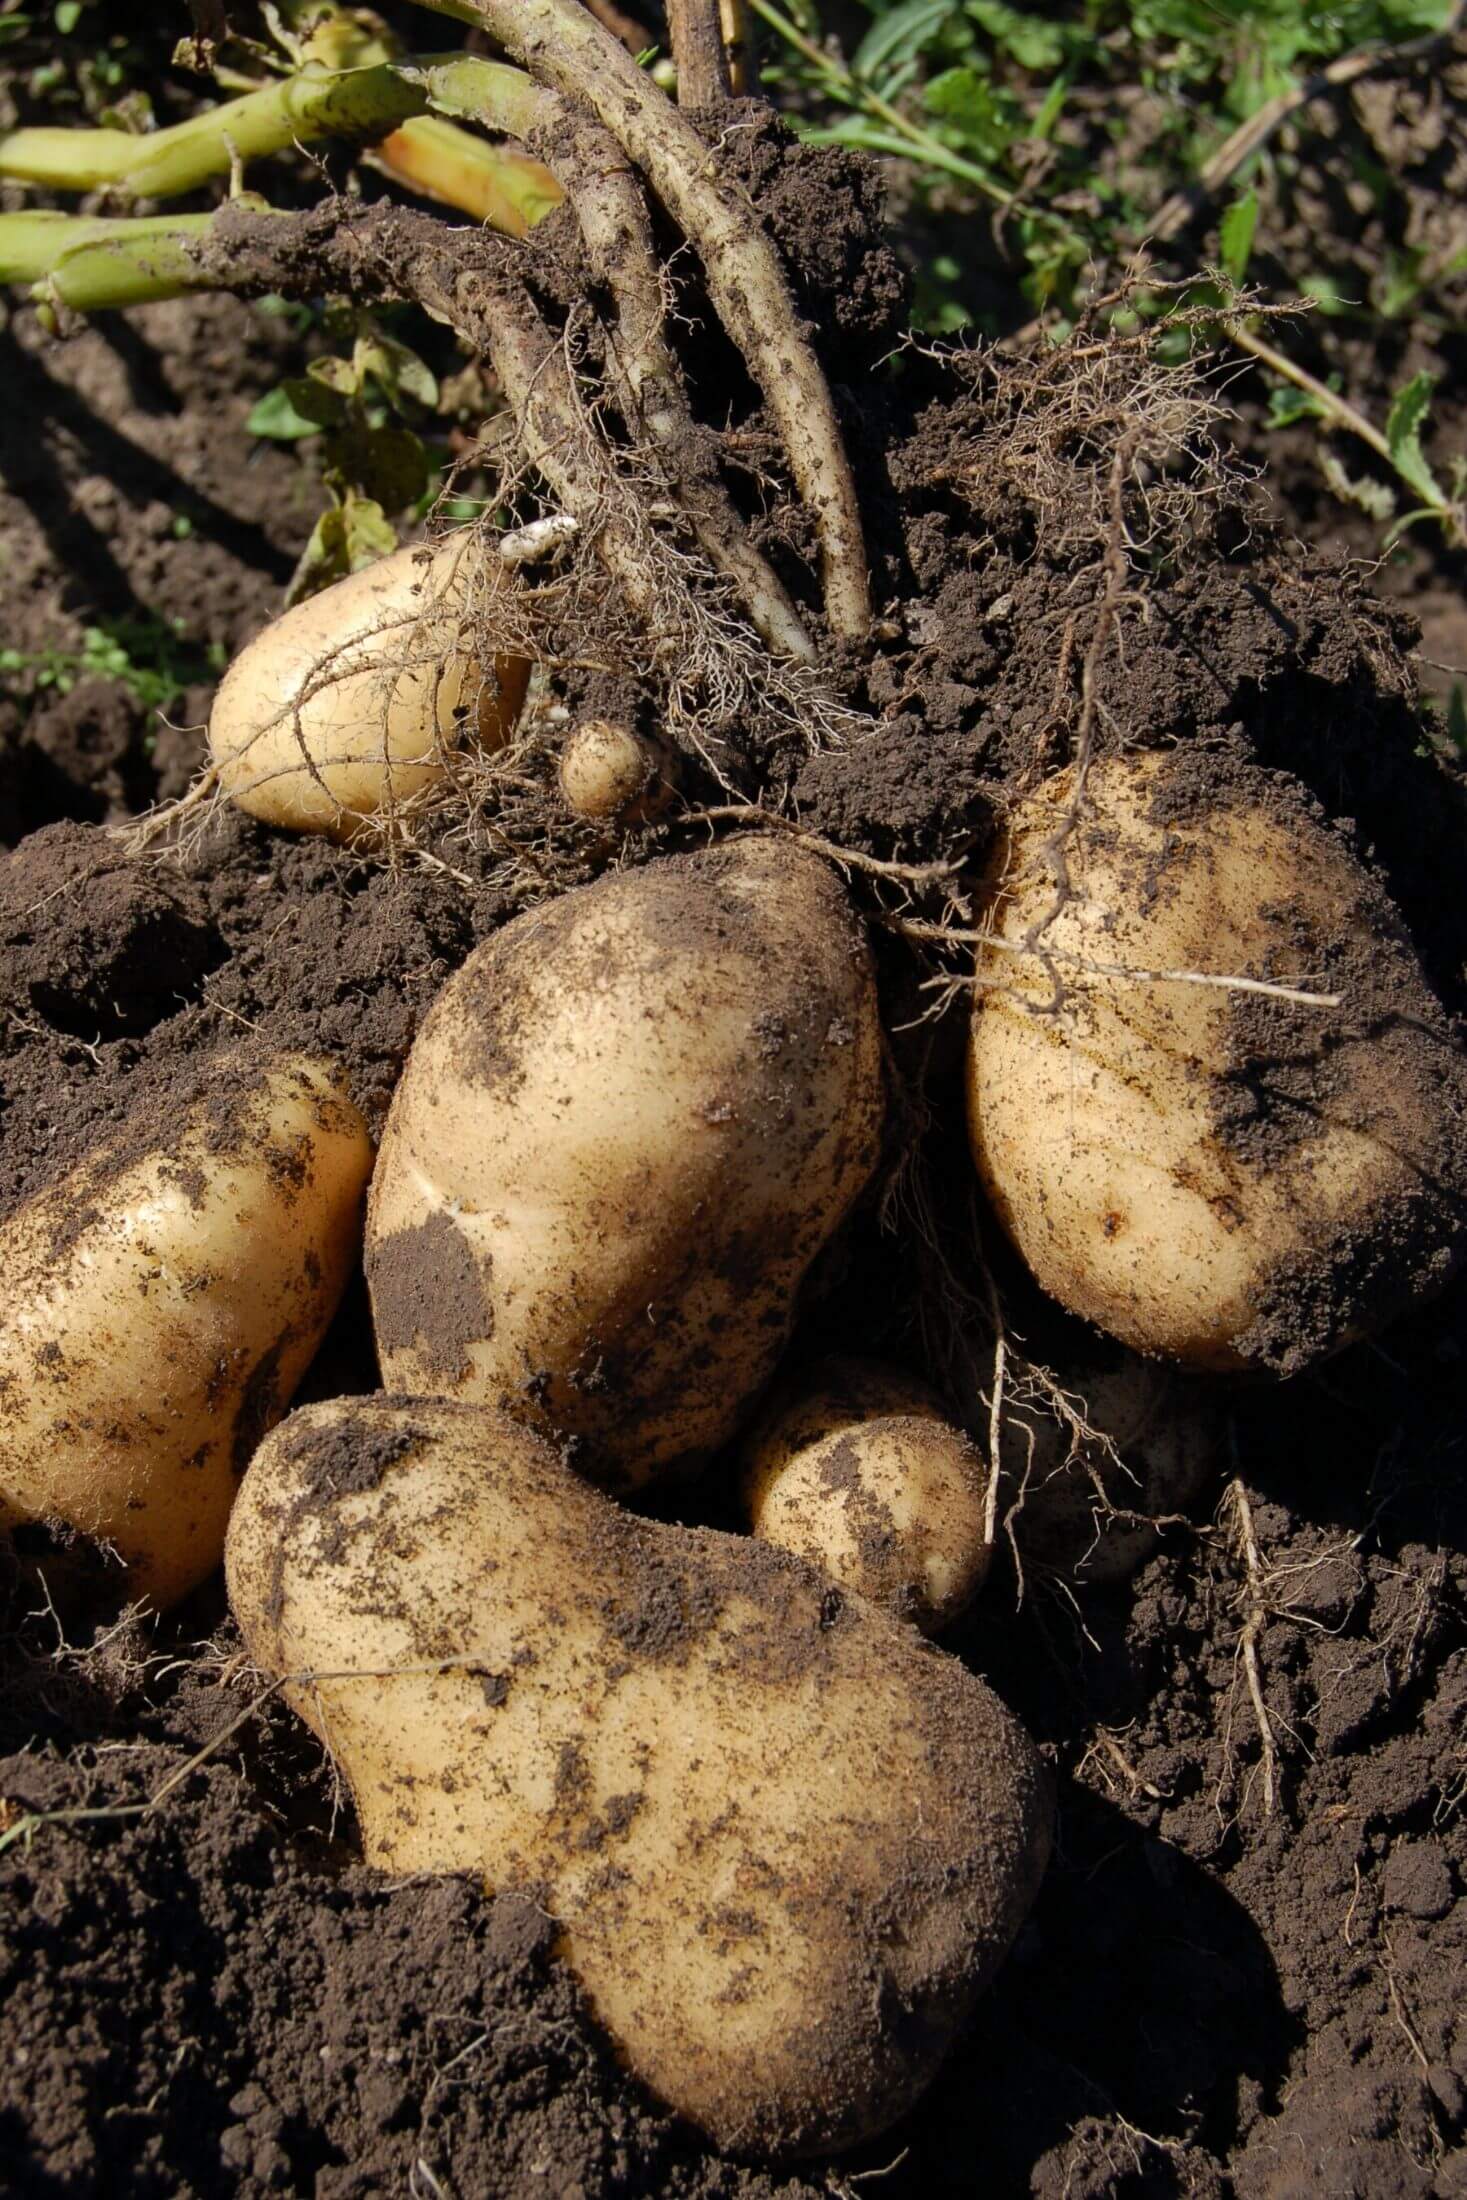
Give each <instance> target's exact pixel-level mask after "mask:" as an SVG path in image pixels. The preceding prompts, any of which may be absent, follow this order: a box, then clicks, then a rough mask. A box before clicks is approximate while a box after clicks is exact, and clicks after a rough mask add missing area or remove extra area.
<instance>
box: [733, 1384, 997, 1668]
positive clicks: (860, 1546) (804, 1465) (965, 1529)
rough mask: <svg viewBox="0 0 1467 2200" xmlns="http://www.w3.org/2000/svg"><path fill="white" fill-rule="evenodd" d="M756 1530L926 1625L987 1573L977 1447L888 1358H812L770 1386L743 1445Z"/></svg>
mask: <svg viewBox="0 0 1467 2200" xmlns="http://www.w3.org/2000/svg"><path fill="white" fill-rule="evenodd" d="M743 1452H744V1459H745V1469H744V1484H743V1496H744V1504H745V1507H746V1509H747V1511H748V1516H749V1524H750V1526H751V1527H752V1529H753V1531H754V1533H755V1535H757V1536H760V1537H762V1538H763V1540H764V1541H765V1542H767V1543H777V1544H778V1545H779V1546H780V1548H781V1549H782V1550H786V1551H794V1552H796V1553H797V1554H798V1556H799V1557H801V1558H806V1559H808V1560H809V1561H810V1563H811V1565H812V1566H818V1567H820V1568H821V1569H822V1571H823V1572H825V1573H827V1574H829V1576H830V1577H831V1579H832V1581H837V1582H839V1583H840V1585H841V1587H842V1588H843V1589H854V1590H855V1591H856V1592H857V1593H858V1594H859V1595H861V1596H863V1597H867V1598H869V1599H870V1601H871V1602H872V1603H873V1604H879V1605H880V1606H881V1608H882V1609H883V1611H887V1612H890V1613H892V1614H893V1615H894V1616H896V1617H897V1618H901V1619H909V1620H911V1621H912V1622H913V1623H914V1624H915V1625H916V1626H918V1627H920V1628H921V1629H922V1630H923V1632H924V1633H926V1634H935V1633H936V1632H937V1630H938V1629H939V1628H942V1627H945V1626H946V1625H947V1623H948V1621H949V1620H951V1619H954V1618H955V1617H956V1616H957V1614H958V1613H959V1612H960V1611H961V1610H962V1609H963V1607H964V1605H965V1604H967V1603H968V1602H969V1601H970V1600H971V1599H972V1598H973V1597H974V1596H975V1595H976V1594H977V1591H978V1588H979V1585H980V1584H981V1582H982V1580H983V1576H984V1574H985V1573H986V1572H987V1571H988V1560H989V1546H988V1544H987V1542H986V1540H985V1538H984V1532H983V1530H984V1518H983V1511H984V1507H983V1500H984V1492H985V1490H986V1487H987V1475H986V1473H985V1470H984V1466H983V1461H982V1459H981V1458H980V1457H979V1454H978V1452H977V1450H976V1448H975V1447H974V1445H972V1444H971V1443H970V1442H969V1441H968V1439H967V1437H966V1436H964V1435H963V1433H962V1431H961V1430H960V1429H956V1428H954V1427H953V1426H952V1424H951V1423H950V1422H949V1421H948V1420H947V1418H946V1417H945V1415H944V1412H943V1408H942V1404H941V1401H940V1400H939V1399H937V1398H936V1397H934V1396H933V1394H932V1392H931V1391H929V1390H928V1389H927V1388H926V1387H925V1386H924V1385H923V1384H921V1383H918V1382H914V1381H913V1380H912V1378H911V1377H910V1376H907V1375H903V1374H901V1373H899V1372H898V1371H897V1370H896V1369H895V1368H889V1367H881V1366H878V1365H875V1364H874V1363H865V1362H861V1361H856V1360H847V1359H843V1358H831V1359H828V1360H824V1361H822V1362H821V1363H820V1364H819V1365H818V1366H816V1367H814V1368H812V1369H810V1370H809V1371H808V1373H807V1374H806V1375H805V1376H804V1378H803V1379H802V1380H800V1381H799V1382H798V1383H792V1384H790V1385H784V1386H781V1390H780V1393H779V1394H778V1395H777V1396H776V1397H775V1398H774V1399H773V1400H772V1401H771V1404H770V1406H769V1408H768V1410H767V1411H766V1412H765V1413H764V1414H763V1415H762V1416H761V1418H760V1421H759V1423H758V1424H757V1426H756V1427H755V1428H754V1430H753V1431H752V1432H751V1434H750V1437H749V1438H748V1440H747V1442H746V1443H745V1445H744V1447H743Z"/></svg>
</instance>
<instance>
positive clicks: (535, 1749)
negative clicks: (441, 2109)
mask: <svg viewBox="0 0 1467 2200" xmlns="http://www.w3.org/2000/svg"><path fill="white" fill-rule="evenodd" d="M226 1568H227V1575H228V1582H229V1594H230V1600H231V1602H232V1604H233V1607H234V1612H235V1615H236V1617H237V1619H238V1621H239V1624H240V1627H241V1629H242V1630H243V1633H244V1639H245V1643H246V1645H247V1647H248V1650H249V1653H250V1655H251V1657H253V1658H254V1659H255V1660H256V1661H257V1663H258V1664H259V1665H260V1666H261V1667H262V1668H263V1669H264V1670H265V1671H266V1672H268V1673H271V1674H277V1675H297V1676H301V1677H300V1678H299V1679H297V1680H294V1681H292V1683H291V1684H290V1686H289V1688H288V1690H287V1693H288V1695H289V1698H290V1701H291V1702H292V1703H293V1704H294V1706H295V1708H296V1709H297V1711H299V1713H300V1714H301V1716H302V1717H303V1718H304V1719H306V1720H307V1721H308V1722H309V1723H310V1724H311V1725H312V1726H313V1727H314V1728H315V1729H316V1731H317V1732H318V1733H319V1734H320V1735H321V1737H322V1739H323V1740H324V1741H325V1742H326V1743H327V1746H328V1747H329V1748H330V1749H331V1750H332V1752H333V1754H334V1755H335V1757H336V1760H337V1762H338V1764H339V1765H340V1767H341V1769H342V1771H343V1772H344V1773H345V1775H346V1777H347V1779H348V1781H349V1782H350V1784H351V1789H352V1793H353V1796H354V1797H355V1800H356V1806H357V1811H358V1814H359V1817H360V1822H361V1828H362V1839H363V1844H364V1847H365V1851H366V1856H367V1859H368V1861H369V1862H370V1863H372V1864H375V1865H377V1866H379V1867H380V1868H381V1869H383V1870H385V1871H389V1872H393V1873H407V1872H423V1871H429V1872H452V1871H470V1872H476V1873H478V1874H480V1875H482V1877H483V1879H484V1881H485V1882H486V1884H487V1885H488V1887H490V1888H491V1889H493V1890H496V1891H503V1890H520V1891H523V1892H525V1893H527V1894H529V1895H531V1896H532V1897H533V1899H534V1900H535V1901H536V1902H538V1903H539V1904H540V1905H541V1906H542V1907H543V1908H544V1909H546V1910H547V1911H548V1912H549V1913H550V1915H551V1916H552V1917H553V1918H554V1919H555V1921H556V1923H557V1925H558V1926H559V1928H560V1949H561V1953H562V1954H563V1956H564V1958H565V1960H566V1961H567V1962H568V1963H569V1964H570V1966H571V1968H572V1970H573V1971H574V1972H575V1974H576V1976H577V1977H578V1979H579V1980H580V1982H581V1985H582V1986H583V1988H584V1989H585V1992H586V1994H587V1996H588V1998H589V2000H590V2003H591V2006H592V2008H593V2010H594V2012H595V2014H596V2016H597V2018H598V2019H599V2021H600V2022H601V2023H602V2024H603V2025H604V2026H605V2028H606V2030H607V2032H608V2033H609V2034H610V2035H611V2038H612V2040H613V2041H614V2043H615V2045H616V2047H617V2049H618V2051H619V2053H620V2055H621V2057H622V2058H623V2060H624V2061H625V2063H626V2064H627V2065H628V2066H629V2068H630V2069H631V2070H632V2071H633V2072H634V2073H635V2074H636V2075H637V2076H638V2077H639V2078H641V2079H642V2080H643V2081H644V2082H645V2083H646V2084H648V2085H649V2086H651V2087H652V2089H653V2090H654V2091H655V2092H656V2093H657V2094H659V2095H660V2096H661V2098H662V2099H663V2100H664V2101H666V2102H667V2103H668V2104H669V2105H670V2106H671V2107H672V2108H674V2109H676V2110H678V2111H679V2112H680V2113H681V2114H683V2115H685V2116H688V2117H690V2118H692V2120H693V2121H694V2122H696V2123H698V2124H700V2125H701V2126H702V2127H703V2129H704V2130H706V2131H707V2132H709V2133H710V2134H711V2135H712V2136H713V2138H714V2139H715V2140H716V2141H717V2142H718V2143H719V2144H720V2145H722V2146H728V2147H737V2148H742V2149H757V2150H760V2151H766V2150H767V2151H771V2152H773V2151H783V2150H793V2151H796V2152H805V2153H809V2152H815V2151H823V2150H825V2149H827V2148H832V2147H838V2146H844V2145H848V2144H849V2143H851V2142H852V2141H854V2140H857V2139H860V2138H862V2137H865V2136H867V2135H868V2134H870V2133H873V2132H876V2131H879V2130H880V2129H881V2128H882V2127H883V2126H884V2125H886V2124H887V2123H889V2122H890V2121H891V2120H892V2119H893V2118H894V2117H896V2116H898V2115H900V2114H901V2113H902V2111H903V2110H904V2109H905V2108H906V2107H907V2106H908V2105H909V2104H910V2103H911V2101H912V2100H913V2099H914V2098H915V2097H916V2096H917V2094H918V2093H919V2092H920V2091H921V2090H922V2088H923V2087H924V2086H925V2085H926V2084H927V2082H928V2081H929V2080H930V2078H931V2077H932V2076H933V2074H934V2072H935V2070H936V2068H937V2066H938V2064H939V2062H940V2061H941V2059H942V2056H943V2054H944V2052H945V2051H946V2048H947V2046H948V2044H949V2042H950V2040H951V2039H952V2037H953V2034H954V2032H955V2031H956V2029H957V2028H958V2026H959V2025H960V2024H961V2023H962V2021H963V2019H964V2017H965V2015H966V2013H967V2011H968V2009H969V2007H970V2006H971V2004H972V2002H973V2000H974V1997H975V1996H976V1995H977V1993H978V1992H979V1990H980V1988H981V1987H982V1986H983V1985H984V1984H985V1982H986V1981H987V1979H988V1978H989V1977H990V1976H991V1975H992V1973H993V1971H994V1969H995V1968H996V1967H997V1965H998V1963H999V1962H1000V1961H1001V1959H1002V1957H1003V1955H1004V1952H1005V1950H1006V1949H1007V1948H1008V1946H1009V1944H1010V1942H1011V1941H1012V1939H1013V1936H1014V1934H1015V1932H1016V1931H1017V1930H1018V1927H1019V1925H1020V1923H1021V1921H1022V1919H1023V1917H1024V1915H1025V1912H1026V1911H1027V1910H1028V1908H1029V1905H1030V1903H1031V1901H1032V1899H1033V1897H1034V1893H1035V1891H1036V1888H1037V1886H1038V1883H1039V1879H1040V1876H1041V1874H1042V1872H1043V1869H1044V1864H1045V1859H1046V1855H1047V1851H1048V1846H1049V1824H1050V1805H1049V1798H1048V1792H1047V1783H1046V1780H1045V1776H1044V1772H1043V1768H1042V1766H1041V1764H1040V1762H1039V1759H1038V1756H1037V1753H1036V1752H1035V1750H1034V1748H1033V1745H1032V1744H1031V1743H1030V1741H1029V1740H1028V1738H1027V1736H1026V1735H1025V1734H1024V1732H1023V1730H1022V1729H1021V1728H1020V1727H1019V1726H1018V1724H1017V1723H1016V1722H1015V1721H1014V1720H1013V1719H1012V1718H1010V1716H1009V1715H1008V1713H1007V1712H1006V1711H1005V1710H1004V1709H1003V1707H1002V1705H1001V1704H1000V1703H999V1702H998V1700H997V1699H996V1698H995V1697H994V1696H993V1695H991V1694H990V1692H989V1691H988V1689H987V1688H985V1687H984V1685H983V1683H982V1682H981V1681H979V1680H976V1679H975V1678H974V1677H973V1676H972V1675H971V1674H970V1673H968V1672H967V1671H966V1670H965V1669H964V1668H963V1667H962V1666H961V1665H959V1664H958V1663H957V1662H956V1660H954V1659H950V1658H947V1657H944V1656H943V1655H942V1654H941V1653H940V1652H939V1651H936V1650H934V1649H932V1648H931V1647H930V1646H929V1645H928V1644H926V1643H924V1642H923V1641H922V1638H921V1637H920V1636H919V1635H918V1634H917V1633H916V1632H915V1631H914V1630H913V1629H912V1628H910V1627H905V1626H901V1625H899V1624H898V1623H896V1622H894V1621H892V1620H889V1619H888V1618H886V1616H885V1615H884V1614H883V1613H880V1612H878V1611H876V1610H875V1609H874V1608H873V1607H872V1606H870V1605H867V1604H864V1603H862V1602H861V1601H860V1600H859V1599H857V1598H853V1599H851V1600H850V1601H849V1602H843V1601H842V1599H841V1597H840V1594H839V1592H838V1591H835V1590H832V1588H831V1586H830V1584H829V1582H828V1581H827V1580H826V1579H825V1578H824V1577H823V1576H822V1575H820V1574H817V1573H815V1572H814V1571H813V1570H812V1569H811V1568H810V1567H808V1566H805V1565H804V1564H802V1563H801V1561H800V1560H798V1559H795V1558H792V1557H790V1556H789V1555H788V1554H786V1553H785V1552H782V1551H775V1550H773V1549H771V1548H770V1547H769V1546H768V1545H767V1544H760V1543H757V1542H755V1541H754V1540H753V1539H752V1538H750V1537H747V1536H728V1535H719V1534H716V1533H714V1532H712V1531H711V1530H706V1529H689V1528H680V1527H669V1526H665V1525H663V1524H661V1523H659V1522H656V1521H651V1520H643V1519H639V1518H637V1517H636V1516H635V1515H633V1514H631V1513H629V1512H626V1511H624V1510H623V1509H622V1508H621V1507H619V1506H617V1505H615V1504H613V1503H611V1502H610V1501H609V1500H608V1499H607V1498H605V1497H604V1496H602V1495H601V1494H600V1493H599V1492H598V1491H597V1490H595V1489H593V1488H592V1487H591V1486H590V1485H589V1484H588V1483H586V1482H583V1481H582V1480H581V1478H580V1477H579V1476H578V1475H576V1474H574V1473H573V1472H571V1471H570V1470H569V1469H568V1468H567V1467H566V1466H564V1465H563V1464H562V1462H561V1460H560V1458H559V1457H558V1456H557V1454H556V1453H555V1451H554V1450H553V1449H552V1448H551V1446H550V1445H549V1444H548V1443H546V1442H545V1441H544V1440H543V1439H542V1438H540V1437H538V1436H536V1435H534V1434H533V1433H531V1432H530V1431H529V1430H527V1429H525V1428H524V1427H523V1426H522V1425H521V1424H520V1423H518V1422H515V1421H512V1420H510V1419H509V1418H508V1417H507V1416H504V1415H502V1414H500V1413H498V1412H496V1411H495V1410H493V1409H492V1408H486V1407H481V1406H462V1405H458V1406H455V1405H451V1404H445V1403H444V1402H442V1401H441V1400H438V1399H412V1398H408V1399H401V1398H393V1399H385V1400H384V1399H370V1400H366V1399H355V1398H352V1399H342V1400H339V1401H337V1402H335V1403H333V1404H330V1405H318V1406H315V1405H313V1406H307V1407H305V1408H303V1409H302V1410H301V1411H300V1412H298V1413H295V1414H293V1415H292V1416H291V1417H290V1419H289V1420H288V1421H287V1422H285V1423H284V1425H283V1426H282V1427H280V1428H278V1429H277V1430H276V1431H275V1433H274V1434H273V1435H272V1436H271V1437H270V1438H269V1439H268V1440H267V1441H266V1442H265V1443H264V1444H263V1445H262V1446H261V1448H260V1450H259V1451H258V1452H257V1453H256V1455H255V1459H254V1462H253V1464H252V1466H251V1467H250V1470H249V1473H248V1474H247V1475H246V1477H245V1482H244V1487H243V1489H242V1490H241V1492H240V1497H239V1502H238V1504H237V1505H236V1507H235V1511H234V1517H233V1519H232V1521H231V1522H230V1528H229V1547H228V1553H227V1558H226ZM343 1672H345V1673H346V1674H348V1675H351V1676H354V1677H351V1678H347V1679H343V1678H341V1677H340V1676H341V1675H342V1674H343ZM306 1675H312V1676H314V1675H320V1676H322V1677H321V1678H319V1679H316V1678H310V1679H307V1678H306V1677H305V1676H306Z"/></svg>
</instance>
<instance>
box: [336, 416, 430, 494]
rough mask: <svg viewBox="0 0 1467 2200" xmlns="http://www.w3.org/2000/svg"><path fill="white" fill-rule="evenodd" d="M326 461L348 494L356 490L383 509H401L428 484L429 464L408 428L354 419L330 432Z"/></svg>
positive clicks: (418, 440)
mask: <svg viewBox="0 0 1467 2200" xmlns="http://www.w3.org/2000/svg"><path fill="white" fill-rule="evenodd" d="M326 464H327V467H328V469H329V470H330V472H331V473H332V474H334V475H335V476H336V477H337V478H338V480H339V481H340V482H341V483H342V484H343V486H344V488H345V489H346V491H347V494H348V495H350V494H352V493H359V494H360V495H362V496H364V497H367V498H369V499H371V500H372V501H373V502H374V503H376V504H380V505H381V507H382V509H383V511H384V512H402V511H405V510H406V509H407V507H408V505H410V504H416V502H417V500H418V498H419V497H420V496H421V495H422V493H423V491H424V490H425V489H426V488H427V486H428V482H429V480H430V478H431V475H432V467H431V464H430V461H429V458H428V453H427V451H426V450H425V448H424V446H423V443H422V440H421V438H420V437H418V436H415V435H414V434H413V432H412V430H411V428H387V427H383V428H374V427H370V426H367V425H364V424H360V423H357V422H353V423H352V424H351V425H350V426H349V427H346V428H343V429H342V430H341V431H340V432H339V433H338V434H336V435H333V436H332V438H331V441H330V442H329V444H328V445H327V447H326Z"/></svg>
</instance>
